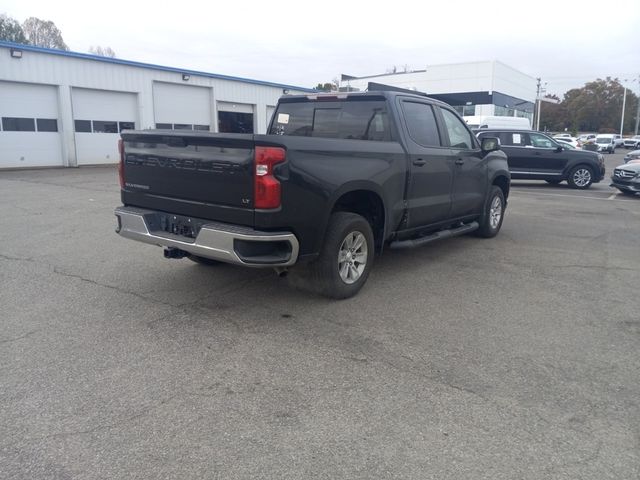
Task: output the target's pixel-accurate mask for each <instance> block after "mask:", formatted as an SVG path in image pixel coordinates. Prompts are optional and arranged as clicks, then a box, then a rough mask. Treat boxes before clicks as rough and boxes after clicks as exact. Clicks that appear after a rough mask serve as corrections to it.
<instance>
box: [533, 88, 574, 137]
mask: <svg viewBox="0 0 640 480" xmlns="http://www.w3.org/2000/svg"><path fill="white" fill-rule="evenodd" d="M545 97H546V98H552V99H554V100H556V101H558V102H559V103H549V102H540V128H541V129H542V130H551V131H552V132H563V131H564V129H565V128H569V127H570V126H571V124H570V122H569V120H567V118H568V115H567V107H566V105H564V104H563V102H561V101H560V98H558V96H557V95H545Z"/></svg>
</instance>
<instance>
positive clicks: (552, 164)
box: [524, 132, 569, 176]
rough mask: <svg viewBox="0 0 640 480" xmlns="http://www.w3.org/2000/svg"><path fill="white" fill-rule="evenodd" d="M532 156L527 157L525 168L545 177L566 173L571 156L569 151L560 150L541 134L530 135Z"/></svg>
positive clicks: (532, 133) (554, 143)
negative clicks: (565, 169)
mask: <svg viewBox="0 0 640 480" xmlns="http://www.w3.org/2000/svg"><path fill="white" fill-rule="evenodd" d="M529 141H530V146H528V147H529V148H528V150H530V152H531V154H530V155H528V156H527V158H526V162H525V164H524V168H525V169H526V170H527V171H529V172H531V173H536V174H540V175H541V176H544V175H558V174H561V173H562V172H563V171H564V168H565V166H566V165H567V162H568V161H569V158H568V157H569V155H568V154H567V150H564V149H562V148H561V149H559V148H558V147H559V145H558V144H557V143H556V142H555V141H553V140H552V139H550V138H549V137H547V136H546V135H543V134H541V133H535V132H531V133H529Z"/></svg>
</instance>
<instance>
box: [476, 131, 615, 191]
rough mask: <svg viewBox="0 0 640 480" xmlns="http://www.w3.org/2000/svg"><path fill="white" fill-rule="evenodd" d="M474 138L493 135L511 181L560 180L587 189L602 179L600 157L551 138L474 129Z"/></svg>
mask: <svg viewBox="0 0 640 480" xmlns="http://www.w3.org/2000/svg"><path fill="white" fill-rule="evenodd" d="M475 133H476V135H477V137H478V138H479V139H480V140H482V139H483V138H485V137H497V138H499V139H500V145H501V147H502V150H503V151H504V153H506V154H507V157H508V158H507V160H508V162H509V171H510V172H511V178H512V179H513V180H518V179H526V180H546V181H547V182H548V183H552V184H558V183H560V182H562V181H563V180H566V181H567V183H568V184H569V185H570V186H571V187H573V188H579V189H585V188H589V187H590V186H591V184H592V183H598V182H599V181H601V180H602V179H603V178H604V157H603V156H602V155H601V154H599V153H596V152H587V151H584V150H571V149H569V148H568V147H565V146H563V145H562V144H560V143H558V142H556V141H555V140H553V139H552V138H551V137H548V136H547V135H545V134H543V133H540V132H534V131H529V130H496V129H489V130H484V129H483V130H476V131H475Z"/></svg>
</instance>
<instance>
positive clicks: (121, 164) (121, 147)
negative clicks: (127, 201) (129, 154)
mask: <svg viewBox="0 0 640 480" xmlns="http://www.w3.org/2000/svg"><path fill="white" fill-rule="evenodd" d="M118 152H120V162H118V178H119V179H120V188H124V141H123V140H122V139H120V140H118Z"/></svg>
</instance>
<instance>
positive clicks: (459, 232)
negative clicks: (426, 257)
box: [389, 222, 480, 250]
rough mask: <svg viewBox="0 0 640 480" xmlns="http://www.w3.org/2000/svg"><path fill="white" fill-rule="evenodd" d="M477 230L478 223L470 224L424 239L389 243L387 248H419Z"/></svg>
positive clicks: (442, 231)
mask: <svg viewBox="0 0 640 480" xmlns="http://www.w3.org/2000/svg"><path fill="white" fill-rule="evenodd" d="M478 228H480V225H479V224H478V222H471V223H468V224H465V225H461V226H459V227H456V228H450V229H448V230H440V231H439V232H435V233H432V234H431V235H427V236H426V237H420V238H413V239H410V240H396V241H395V242H391V244H390V245H389V248H391V249H392V250H403V249H406V248H415V247H421V246H422V245H425V244H427V243H431V242H435V241H436V240H442V239H443V238H449V237H456V236H458V235H464V234H465V233H469V232H473V231H474V230H477V229H478Z"/></svg>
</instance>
